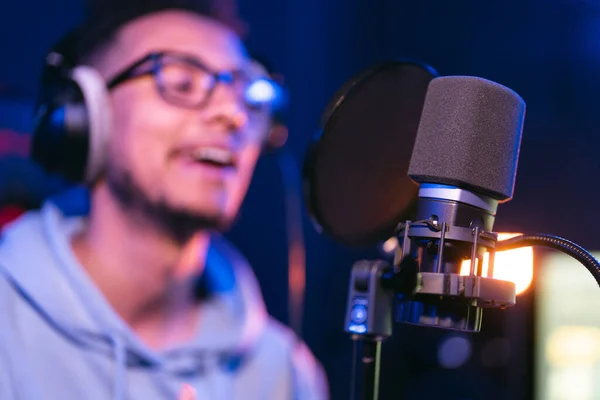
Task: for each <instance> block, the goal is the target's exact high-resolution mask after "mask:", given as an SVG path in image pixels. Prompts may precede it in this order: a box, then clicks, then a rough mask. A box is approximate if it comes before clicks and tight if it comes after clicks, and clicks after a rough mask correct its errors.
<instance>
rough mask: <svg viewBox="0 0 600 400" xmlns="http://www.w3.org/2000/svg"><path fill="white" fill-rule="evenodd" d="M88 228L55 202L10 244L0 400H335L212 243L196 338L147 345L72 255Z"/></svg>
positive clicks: (5, 248) (5, 259)
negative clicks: (184, 389)
mask: <svg viewBox="0 0 600 400" xmlns="http://www.w3.org/2000/svg"><path fill="white" fill-rule="evenodd" d="M83 222H84V219H83V217H79V216H67V215H66V213H65V212H64V210H63V209H61V207H59V206H58V205H57V204H55V203H53V202H50V201H49V202H47V203H46V204H45V205H44V206H43V208H42V209H41V210H40V211H34V212H29V213H27V214H25V215H24V216H22V217H21V218H20V219H18V220H17V221H15V222H13V223H12V224H11V225H9V226H8V227H7V228H6V229H5V231H4V233H3V234H2V236H1V239H0V399H2V400H5V399H24V400H42V399H43V400H45V399H52V400H70V399H73V400H84V399H85V400H96V399H114V400H125V399H131V400H154V399H165V400H176V399H177V395H178V393H179V390H180V388H181V385H182V384H183V383H189V384H191V385H192V386H194V387H195V388H196V390H197V392H198V400H238V399H239V400H242V399H243V400H254V399H256V400H259V399H260V400H267V399H277V400H288V399H290V400H292V399H294V400H313V399H314V400H325V399H327V398H328V387H327V381H326V378H325V375H324V373H323V370H322V368H321V366H320V365H319V364H318V362H317V361H316V360H315V358H314V357H313V355H312V353H311V352H310V351H309V350H308V348H307V347H306V345H305V344H304V343H303V342H302V341H300V340H298V339H297V338H296V337H295V335H294V334H293V332H291V331H290V330H289V329H287V328H286V327H285V326H283V325H282V324H279V323H278V322H277V321H275V320H274V319H273V318H271V317H269V316H268V315H267V312H266V309H265V306H264V303H263V301H262V297H261V294H260V288H259V286H258V284H257V282H256V279H255V277H254V275H253V273H252V271H251V268H250V267H249V265H248V263H247V262H246V261H245V260H244V258H243V257H242V256H241V255H240V254H239V253H238V252H237V251H235V249H234V248H233V247H232V246H231V245H230V244H229V243H227V242H226V241H225V240H224V239H223V238H221V237H215V238H213V240H212V242H211V246H210V250H209V253H208V259H207V263H206V270H205V273H204V278H203V279H204V280H205V282H206V285H207V286H208V287H209V288H210V290H211V292H212V293H213V295H212V296H210V297H209V298H208V299H207V301H206V303H205V307H203V309H202V314H201V319H202V324H201V325H200V326H201V328H200V329H199V330H198V332H197V335H196V336H195V338H194V339H193V340H192V341H190V342H189V343H184V344H181V345H179V346H177V347H176V348H172V349H169V350H167V351H155V350H153V349H151V348H149V347H148V346H146V345H145V344H144V343H142V342H141V341H140V340H139V339H138V338H137V337H136V335H135V333H134V332H133V331H132V330H131V329H130V328H129V327H128V326H127V325H126V324H125V323H124V321H123V320H122V319H121V318H120V317H119V315H117V313H116V312H115V311H114V310H113V309H112V308H111V306H110V305H109V303H108V302H107V301H106V299H105V298H104V297H103V295H102V293H101V292H100V291H99V290H98V289H97V288H96V286H95V285H94V283H93V282H92V280H91V279H90V277H89V276H88V275H87V273H86V271H85V270H84V269H83V268H82V267H81V266H80V264H79V263H78V262H77V260H76V258H75V256H74V254H73V252H72V251H71V247H70V244H69V241H70V237H71V236H72V235H73V234H74V233H75V232H76V231H77V230H78V229H80V228H81V226H82V224H83Z"/></svg>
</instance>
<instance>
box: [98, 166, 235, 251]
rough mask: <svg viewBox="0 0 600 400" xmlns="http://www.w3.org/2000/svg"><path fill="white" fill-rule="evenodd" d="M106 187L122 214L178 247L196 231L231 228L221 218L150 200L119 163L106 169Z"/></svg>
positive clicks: (228, 222) (165, 202) (162, 201)
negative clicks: (144, 223)
mask: <svg viewBox="0 0 600 400" xmlns="http://www.w3.org/2000/svg"><path fill="white" fill-rule="evenodd" d="M106 183H107V186H108V189H109V190H110V192H111V193H112V194H113V196H115V198H116V200H117V202H118V203H119V204H120V205H121V207H122V208H123V209H124V210H126V211H127V212H131V213H132V214H133V215H137V216H138V217H141V218H142V219H143V220H144V221H147V222H149V223H150V224H152V225H154V226H155V227H156V228H158V229H159V230H161V231H162V232H163V233H165V234H166V235H167V236H169V237H170V238H171V239H172V240H174V241H175V242H177V243H178V244H184V243H185V242H187V241H188V240H189V239H190V238H191V237H192V236H193V235H194V234H195V233H197V232H199V231H203V230H204V231H206V230H221V231H222V230H226V229H228V227H229V226H230V225H231V222H230V221H228V220H227V219H226V218H225V217H224V216H223V215H214V214H207V213H201V212H197V211H192V210H188V209H184V208H180V207H174V206H172V205H170V204H168V202H167V201H166V200H164V199H158V200H153V199H152V198H151V197H150V196H149V195H148V194H147V193H146V191H145V190H144V189H143V188H142V186H141V185H140V184H138V182H137V181H136V179H135V177H134V176H133V174H132V173H131V172H130V171H129V170H128V169H127V168H125V167H123V166H120V165H119V163H118V162H117V163H111V164H110V166H109V167H108V168H107V170H106Z"/></svg>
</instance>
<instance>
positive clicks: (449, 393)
mask: <svg viewBox="0 0 600 400" xmlns="http://www.w3.org/2000/svg"><path fill="white" fill-rule="evenodd" d="M240 7H241V11H242V14H243V16H244V17H245V18H246V20H248V21H249V22H250V31H249V36H248V43H249V45H250V47H251V48H252V49H253V50H254V51H255V52H257V53H259V54H262V55H263V56H265V57H266V58H267V59H269V60H270V61H271V62H272V63H273V65H274V66H275V68H276V69H278V70H279V71H281V72H282V73H283V74H284V75H285V79H286V84H287V86H288V88H289V89H290V91H291V108H290V110H289V112H288V115H287V117H288V119H287V122H288V125H289V128H290V139H289V142H288V145H289V148H290V150H291V151H292V153H293V154H294V156H295V157H296V160H297V162H298V165H301V163H302V161H303V158H304V153H305V150H306V145H307V144H308V141H309V139H310V137H311V135H312V134H313V132H314V130H315V128H316V126H317V122H318V118H319V115H320V112H321V110H322V108H323V107H324V105H325V104H326V102H327V101H328V100H329V98H330V96H331V95H332V94H333V92H334V91H335V90H336V89H337V88H338V87H339V86H340V85H341V84H342V83H343V82H344V81H345V80H346V79H348V78H349V77H350V76H352V75H354V74H355V73H356V72H358V71H359V70H361V69H363V68H365V67H367V66H369V65H371V64H374V63H377V62H380V61H383V60H388V59H395V58H400V57H402V58H404V57H410V58H415V59H418V60H421V61H423V62H426V63H428V64H430V65H432V66H433V67H434V68H436V69H437V71H438V72H439V73H440V74H441V75H476V76H480V77H484V78H487V79H490V80H494V81H496V82H498V83H501V84H503V85H506V86H508V87H510V88H512V89H513V90H515V91H516V92H517V93H519V94H520V95H521V96H522V97H523V98H524V99H525V101H526V103H527V116H526V123H525V129H524V135H523V142H522V147H521V156H520V162H519V170H518V175H517V183H516V188H515V195H514V199H513V200H512V201H510V202H508V203H506V204H503V205H501V206H500V207H499V211H498V218H497V220H496V221H497V222H496V225H495V228H496V230H498V231H508V232H514V231H517V232H529V233H534V232H548V233H554V234H558V235H561V236H566V237H568V238H570V239H572V240H574V241H576V242H577V243H579V244H581V245H583V246H585V247H587V248H589V249H593V250H595V249H598V248H599V247H600V246H599V245H598V244H597V234H596V232H597V230H596V229H595V228H596V227H597V226H599V224H600V213H598V212H597V209H598V207H597V200H596V198H597V196H598V194H599V193H600V185H599V184H598V183H597V175H598V171H600V158H598V156H597V151H598V148H600V135H599V134H598V127H597V126H598V124H599V123H600V112H599V108H600V107H599V106H600V101H598V100H597V96H598V94H597V93H598V88H599V87H600V78H598V73H597V71H600V5H599V4H598V3H597V2H596V1H594V0H589V1H584V0H551V1H548V0H545V1H542V0H504V1H501V2H500V1H497V2H492V1H460V0H456V1H452V2H449V1H428V0H419V1H400V0H304V1H300V0H285V1H282V0H253V1H243V2H242V3H241V5H240ZM81 10H82V7H81V4H80V1H79V0H56V1H47V0H22V1H14V0H12V1H11V0H7V1H4V2H2V4H1V5H0V38H1V39H0V83H2V85H3V87H4V89H0V92H3V93H4V94H3V98H4V103H5V105H4V106H1V105H0V117H2V118H3V119H4V120H6V121H7V122H5V123H6V124H8V125H10V126H11V127H12V128H14V129H16V130H19V131H23V132H26V131H27V130H28V129H29V125H28V123H29V121H28V119H27V118H28V117H29V114H28V108H27V107H28V106H29V105H30V104H31V100H32V99H33V96H34V94H35V90H36V87H37V83H38V79H37V78H38V74H39V69H40V65H41V60H42V57H43V55H44V53H45V51H46V50H47V49H48V47H49V46H50V44H51V43H52V42H53V41H54V40H56V39H57V38H58V37H59V36H60V35H62V34H63V33H64V32H65V31H66V29H68V28H69V27H71V26H72V25H74V24H75V23H76V22H78V21H79V19H80V17H81V15H82V11H81ZM9 89H10V90H9ZM0 98H2V96H0ZM17 99H21V100H17ZM15 104H17V108H14V107H15ZM19 105H23V107H24V108H19V107H20V106H19ZM16 109H19V110H21V109H24V110H26V112H21V111H20V112H17V111H15V110H16ZM298 189H300V187H298ZM340 201H342V200H340ZM303 212H304V229H305V239H306V248H307V266H308V267H307V268H308V271H307V294H306V303H305V318H304V337H305V339H306V340H307V342H308V344H309V345H310V346H311V348H312V349H313V351H314V352H315V354H316V355H317V357H318V358H319V359H320V360H321V362H322V363H323V364H324V366H325V367H326V369H327V373H328V375H329V378H330V382H331V389H332V396H333V399H336V400H337V399H347V398H349V381H350V377H351V369H350V368H351V361H352V346H351V342H350V339H349V338H348V336H347V335H346V334H344V332H343V327H344V326H343V319H344V313H345V306H346V293H347V285H348V278H349V271H350V267H351V265H352V264H353V262H354V261H356V260H357V259H359V258H363V257H376V256H377V252H376V251H375V250H374V249H350V248H348V247H345V246H342V245H339V244H337V243H335V242H334V241H332V240H331V239H329V238H327V237H324V236H321V235H319V234H318V233H317V232H316V230H315V229H314V227H313V225H312V224H311V222H310V220H309V218H308V216H307V215H306V212H305V211H304V210H303ZM229 236H230V237H231V238H232V240H234V242H235V243H236V244H237V245H238V246H239V247H240V248H241V249H242V250H243V251H244V253H245V254H246V255H247V257H248V258H249V259H250V261H251V262H252V264H253V265H254V267H255V270H256V273H257V275H258V277H259V280H260V282H261V284H262V287H263V291H264V297H265V300H266V302H267V306H268V308H269V310H270V312H271V313H272V314H273V315H274V316H275V317H277V318H279V319H281V320H282V321H284V322H286V321H288V315H287V314H288V312H287V268H286V267H287V247H286V237H285V225H284V202H283V189H282V184H281V176H280V171H279V169H278V167H277V160H276V157H275V156H273V155H266V156H265V157H264V158H263V159H262V160H261V161H260V163H259V165H258V168H257V174H256V178H255V180H254V182H253V185H252V187H251V190H250V193H249V195H248V198H247V201H246V203H245V204H244V208H243V210H242V216H241V219H240V221H239V223H238V225H237V226H236V227H235V228H234V229H233V231H232V232H230V233H229ZM536 254H537V253H536ZM537 272H538V273H540V274H543V270H542V271H537ZM534 295H535V286H534V287H533V288H532V289H530V290H529V291H528V292H527V293H526V294H524V295H522V296H520V297H519V300H518V305H517V306H515V307H514V308H512V309H510V310H507V311H504V312H499V311H492V312H489V313H487V314H485V316H484V328H483V330H482V332H481V333H479V334H476V335H457V334H455V333H449V332H444V331H438V330H428V329H420V328H413V327H406V326H397V327H396V328H395V331H394V336H393V337H392V338H391V339H390V340H388V341H387V342H386V343H385V344H384V347H383V367H382V395H381V399H382V400H385V399H434V398H440V399H441V398H443V399H456V400H471V399H490V400H494V399H515V400H517V399H530V398H533V397H532V396H533V379H534V375H533V374H534V369H533V368H534V365H533V329H534V323H533V322H534V318H535V315H534V309H535V307H534V297H535V296H534ZM455 337H459V338H463V337H464V338H466V339H467V341H468V342H469V343H470V344H471V346H472V353H471V357H470V358H469V360H468V362H467V363H465V364H464V365H462V366H461V367H459V368H453V369H447V368H443V367H442V366H440V364H439V362H438V356H437V354H438V350H439V346H440V345H442V344H443V343H444V341H446V340H447V339H449V338H455ZM484 355H485V356H486V358H485V361H483V360H484V359H483V358H482V357H483V356H484Z"/></svg>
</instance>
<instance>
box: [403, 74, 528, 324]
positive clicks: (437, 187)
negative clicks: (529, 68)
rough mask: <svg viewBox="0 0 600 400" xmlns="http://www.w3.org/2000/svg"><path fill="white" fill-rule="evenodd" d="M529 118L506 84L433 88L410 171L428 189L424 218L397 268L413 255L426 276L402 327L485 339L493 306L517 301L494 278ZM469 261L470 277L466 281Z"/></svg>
mask: <svg viewBox="0 0 600 400" xmlns="http://www.w3.org/2000/svg"><path fill="white" fill-rule="evenodd" d="M524 118H525V102H524V101H523V99H522V98H521V97H520V96H519V95H518V94H517V93H515V92H514V91H512V90H511V89H508V88H506V87H504V86H502V85H500V84H497V83H494V82H491V81H489V80H486V79H483V78H477V77H468V76H446V77H438V78H435V79H433V80H432V81H431V83H430V85H429V88H428V91H427V95H426V98H425V103H424V106H423V113H422V117H421V121H420V124H419V128H418V131H417V137H416V140H415V145H414V148H413V153H412V157H411V160H410V164H409V169H408V175H409V177H410V178H411V179H413V180H414V181H415V182H417V183H419V184H420V188H419V193H418V201H417V213H416V218H415V222H406V223H404V224H400V225H399V226H398V230H397V235H398V237H399V238H400V248H399V250H398V251H397V253H396V256H395V260H394V264H395V269H396V270H397V271H398V270H399V269H401V268H402V263H403V262H404V263H407V262H409V260H408V259H407V260H405V258H406V257H409V258H411V259H412V260H411V262H413V263H414V262H417V263H418V267H417V268H416V270H418V276H417V278H418V279H416V280H415V288H414V291H413V293H405V294H402V293H401V294H400V295H399V296H398V298H397V304H396V308H395V319H396V321H398V322H405V323H411V324H417V325H427V326H433V327H441V328H445V329H456V330H461V331H474V332H476V331H479V330H480V328H481V322H482V310H483V308H487V307H498V308H503V307H508V306H512V305H514V304H515V300H516V293H515V285H514V283H513V282H507V281H502V280H498V279H494V278H492V274H493V254H494V248H495V246H496V242H497V235H496V234H495V233H493V232H492V230H493V225H494V220H495V217H496V210H497V207H498V203H502V202H506V201H508V200H510V199H511V198H512V196H513V191H514V185H515V179H516V172H517V163H518V157H519V147H520V144H521V136H522V131H523V123H524ZM486 252H489V253H490V261H489V267H488V270H487V272H486V271H483V258H484V254H485V253H486ZM468 259H470V260H471V269H470V274H469V275H466V276H461V275H460V268H461V265H462V263H463V261H464V260H468ZM415 273H416V272H415Z"/></svg>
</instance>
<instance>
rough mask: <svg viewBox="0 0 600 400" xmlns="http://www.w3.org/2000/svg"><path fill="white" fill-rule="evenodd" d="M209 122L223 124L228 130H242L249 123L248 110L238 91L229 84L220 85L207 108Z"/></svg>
mask: <svg viewBox="0 0 600 400" xmlns="http://www.w3.org/2000/svg"><path fill="white" fill-rule="evenodd" d="M206 111H207V113H206V116H207V117H206V118H207V120H208V122H210V123H215V124H219V125H222V126H223V127H224V129H226V130H227V131H233V132H235V131H240V130H243V129H244V128H246V126H247V125H248V119H249V116H248V110H247V108H246V105H245V102H244V100H243V98H242V96H240V95H239V94H238V93H236V91H235V90H234V89H233V88H231V87H228V86H227V85H219V86H218V87H217V88H216V89H215V92H214V93H213V96H212V98H211V101H210V102H209V105H208V110H206Z"/></svg>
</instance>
